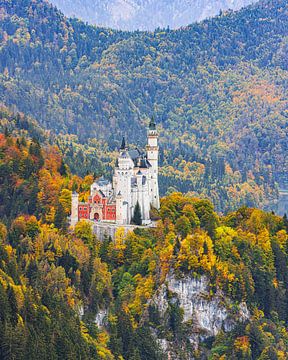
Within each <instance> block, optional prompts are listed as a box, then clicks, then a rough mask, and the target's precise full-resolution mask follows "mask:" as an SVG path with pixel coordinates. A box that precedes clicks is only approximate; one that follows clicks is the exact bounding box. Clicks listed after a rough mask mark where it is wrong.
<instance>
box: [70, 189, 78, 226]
mask: <svg viewBox="0 0 288 360" xmlns="http://www.w3.org/2000/svg"><path fill="white" fill-rule="evenodd" d="M78 204H79V195H78V194H77V192H73V193H72V206H71V221H70V225H71V226H72V227H73V228H74V226H75V225H76V224H77V222H78Z"/></svg>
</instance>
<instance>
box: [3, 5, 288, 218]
mask: <svg viewBox="0 0 288 360" xmlns="http://www.w3.org/2000/svg"><path fill="white" fill-rule="evenodd" d="M0 7H1V19H0V41H1V47H0V86H1V91H0V96H1V102H2V103H3V105H4V106H7V107H8V108H10V109H11V110H12V111H13V112H14V113H15V114H16V113H17V112H21V113H22V114H25V115H21V116H26V117H27V116H32V117H33V118H35V119H36V120H37V122H38V124H39V125H40V127H43V128H45V129H47V130H49V131H50V135H51V134H54V135H57V136H59V137H58V138H57V141H58V145H59V147H60V149H61V151H62V153H63V155H64V158H65V161H66V163H68V164H69V165H70V164H71V168H72V170H73V171H75V172H77V173H78V174H79V175H81V176H85V174H86V172H87V171H89V172H90V173H95V175H97V176H98V175H99V174H101V173H103V172H104V173H105V172H106V173H109V171H110V169H111V165H113V159H114V158H115V153H114V151H115V149H116V148H117V146H119V141H120V140H121V136H122V134H123V133H125V134H126V135H127V138H128V141H129V143H130V144H136V143H137V144H138V143H140V144H141V145H144V141H145V126H146V125H147V123H148V121H149V118H150V117H151V116H152V114H155V117H156V119H157V121H158V123H159V129H160V134H161V135H160V146H161V158H160V161H161V170H160V188H161V189H162V194H164V193H166V191H167V190H168V191H170V192H171V191H173V190H180V191H183V192H187V191H189V192H190V193H191V194H192V195H199V196H201V197H208V198H209V199H211V200H212V201H213V203H214V204H215V206H216V209H217V210H218V211H223V212H226V211H227V210H228V209H236V208H237V207H239V206H241V205H243V204H247V205H248V206H255V205H257V206H261V207H266V206H268V204H270V203H271V201H273V199H275V198H276V197H277V184H280V185H282V186H284V185H285V179H286V181H287V166H288V164H287V161H288V160H287V138H288V136H287V128H288V126H287V118H288V113H287V108H288V106H287V96H286V94H287V83H288V82H287V70H288V69H287V36H288V13H287V12H288V4H287V2H286V1H284V0H265V1H260V2H259V3H258V4H256V5H253V6H250V7H247V8H245V9H243V10H241V11H239V12H236V13H232V12H225V13H222V14H221V15H220V16H218V17H216V18H213V19H209V20H205V21H203V22H201V23H199V24H193V25H190V26H188V27H186V28H183V29H179V30H176V31H171V30H165V29H163V30H157V31H155V32H153V33H148V32H133V33H128V32H120V31H113V30H109V29H103V28H97V27H92V26H88V25H86V24H84V23H83V22H81V21H79V20H77V19H67V18H65V17H64V16H63V14H61V12H59V11H58V10H57V9H56V8H55V7H53V6H52V5H50V4H48V3H47V2H45V1H40V0H33V1H32V0H13V1H12V0H5V1H3V0H2V1H0ZM6 123H7V121H6ZM16 123H17V122H16ZM16 125H17V124H16ZM5 126H6V125H5ZM9 126H11V129H9ZM14 127H15V122H12V123H11V125H10V122H9V121H8V130H11V131H12V130H13V128H14ZM3 129H4V128H3ZM285 155H286V156H285ZM82 164H84V166H83V165H82ZM110 175H111V173H110Z"/></svg>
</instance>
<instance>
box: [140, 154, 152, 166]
mask: <svg viewBox="0 0 288 360" xmlns="http://www.w3.org/2000/svg"><path fill="white" fill-rule="evenodd" d="M149 167H151V164H150V163H149V161H148V160H147V159H146V158H144V157H143V158H142V159H141V161H140V168H141V169H148V168H149Z"/></svg>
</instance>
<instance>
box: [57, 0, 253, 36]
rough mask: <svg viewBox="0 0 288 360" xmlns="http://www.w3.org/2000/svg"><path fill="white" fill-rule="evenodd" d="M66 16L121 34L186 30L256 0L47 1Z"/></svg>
mask: <svg viewBox="0 0 288 360" xmlns="http://www.w3.org/2000/svg"><path fill="white" fill-rule="evenodd" d="M50 1H51V2H52V3H53V4H54V5H56V6H57V7H58V8H59V9H60V10H62V11H63V12H64V14H66V15H67V16H75V17H77V18H80V19H82V20H84V21H87V22H89V23H91V24H95V25H98V26H104V27H109V28H114V29H120V30H150V31H151V30H152V31H153V30H155V29H156V28H158V27H160V28H167V27H168V26H169V27H170V28H171V29H175V28H179V27H181V26H187V25H189V24H191V23H193V22H195V21H200V20H203V19H205V18H208V17H211V16H215V15H217V14H219V12H220V10H227V9H232V10H238V9H240V8H242V7H244V6H247V5H249V4H251V3H253V2H255V1H256V0H50Z"/></svg>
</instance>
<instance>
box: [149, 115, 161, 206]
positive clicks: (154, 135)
mask: <svg viewBox="0 0 288 360" xmlns="http://www.w3.org/2000/svg"><path fill="white" fill-rule="evenodd" d="M147 136H148V145H147V146H146V150H147V160H148V161H149V162H150V164H151V165H152V168H151V170H150V179H149V195H150V203H151V205H152V206H154V207H155V208H156V209H159V208H160V200H159V187H158V156H159V147H158V132H157V130H156V124H155V120H154V118H153V117H152V119H151V121H150V124H149V127H148V130H147Z"/></svg>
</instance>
